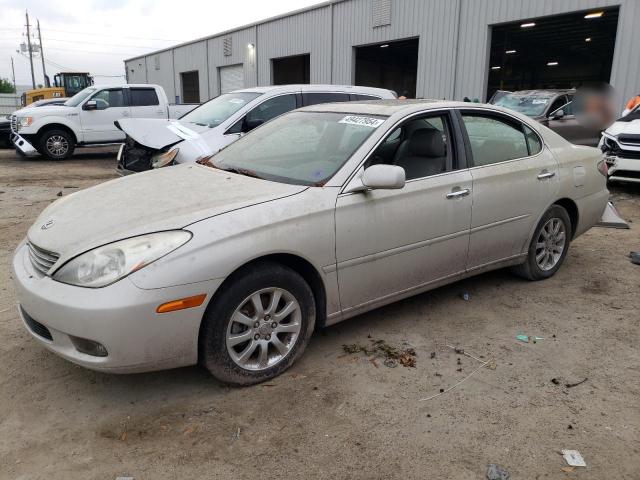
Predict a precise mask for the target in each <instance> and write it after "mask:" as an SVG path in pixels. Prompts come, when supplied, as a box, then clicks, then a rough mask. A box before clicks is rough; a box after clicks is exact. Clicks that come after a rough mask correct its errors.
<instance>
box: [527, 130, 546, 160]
mask: <svg viewBox="0 0 640 480" xmlns="http://www.w3.org/2000/svg"><path fill="white" fill-rule="evenodd" d="M524 134H525V136H526V137H527V146H528V147H529V155H536V154H537V153H540V150H542V141H541V140H540V137H539V136H538V134H537V133H536V132H534V131H533V130H531V129H530V128H529V127H527V126H526V125H525V126H524Z"/></svg>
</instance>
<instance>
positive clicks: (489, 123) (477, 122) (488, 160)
mask: <svg viewBox="0 0 640 480" xmlns="http://www.w3.org/2000/svg"><path fill="white" fill-rule="evenodd" d="M462 119H463V121H464V126H465V128H466V130H467V135H468V137H469V142H470V144H471V153H472V155H473V164H474V165H475V166H476V167H479V166H482V165H490V164H492V163H500V162H506V161H508V160H514V159H516V158H522V157H527V156H529V148H528V147H527V139H526V138H525V135H524V132H523V130H522V125H521V124H520V123H519V122H515V121H510V120H507V119H505V120H504V121H503V120H501V119H498V118H495V117H493V116H491V117H489V116H482V115H476V114H468V113H463V114H462Z"/></svg>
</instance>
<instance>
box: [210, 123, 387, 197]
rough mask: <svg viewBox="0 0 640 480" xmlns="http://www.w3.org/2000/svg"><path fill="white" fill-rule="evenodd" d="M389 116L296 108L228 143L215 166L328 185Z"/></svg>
mask: <svg viewBox="0 0 640 480" xmlns="http://www.w3.org/2000/svg"><path fill="white" fill-rule="evenodd" d="M385 118H386V117H380V116H372V115H357V114H353V115H349V114H344V113H327V112H291V113H288V114H286V115H282V116H281V117H279V118H276V119H275V120H273V121H271V122H269V123H267V124H266V125H264V126H262V127H260V128H259V129H257V130H255V131H254V132H251V133H250V134H248V135H246V136H244V137H243V138H241V139H240V140H238V141H237V142H235V143H233V144H231V145H229V146H228V147H227V148H225V149H224V150H222V151H221V152H219V153H218V154H217V155H216V156H215V157H213V158H212V163H213V164H214V166H216V167H218V168H221V169H223V170H230V171H237V172H240V173H245V174H247V175H250V176H251V175H254V176H257V177H260V178H264V179H267V180H273V181H280V182H283V183H292V184H296V185H323V184H324V183H325V182H326V181H327V180H329V179H330V178H331V177H332V176H333V175H335V173H336V172H337V171H338V170H339V169H340V168H341V167H342V166H343V165H344V163H345V162H346V161H347V160H349V158H350V157H351V156H352V155H353V153H354V152H355V151H356V150H357V149H358V148H359V147H360V145H362V143H363V142H364V141H365V140H366V139H367V138H369V136H370V135H371V134H372V133H373V132H375V131H376V129H377V128H379V127H380V125H381V124H382V123H383V122H384V120H385Z"/></svg>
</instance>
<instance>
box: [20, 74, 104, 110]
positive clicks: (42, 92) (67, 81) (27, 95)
mask: <svg viewBox="0 0 640 480" xmlns="http://www.w3.org/2000/svg"><path fill="white" fill-rule="evenodd" d="M48 78H49V77H47V80H48ZM47 83H48V81H47ZM89 85H93V77H92V76H91V75H89V73H87V72H60V73H56V74H55V75H54V76H53V86H47V87H42V88H36V89H34V90H27V91H26V92H24V93H23V94H22V97H21V103H22V106H23V107H26V106H27V105H30V104H32V103H33V102H35V101H37V100H44V99H47V98H63V97H73V96H74V95H75V94H76V93H78V92H79V91H80V90H84V89H85V88H87V87H88V86H89Z"/></svg>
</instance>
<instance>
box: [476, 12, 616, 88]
mask: <svg viewBox="0 0 640 480" xmlns="http://www.w3.org/2000/svg"><path fill="white" fill-rule="evenodd" d="M587 15H588V16H589V17H590V18H585V16H587ZM531 24H534V25H531ZM617 28H618V7H615V8H597V9H594V10H588V11H582V12H574V13H570V14H565V15H554V16H550V17H543V18H537V19H527V20H521V21H518V22H514V23H509V24H504V25H497V26H493V27H492V31H491V53H490V64H489V81H488V84H487V99H489V98H491V96H492V95H493V93H494V92H495V91H496V90H510V91H513V90H529V89H545V88H578V87H581V86H585V85H594V84H598V83H600V82H609V78H610V76H611V63H612V61H613V50H614V47H615V42H616V31H617Z"/></svg>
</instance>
